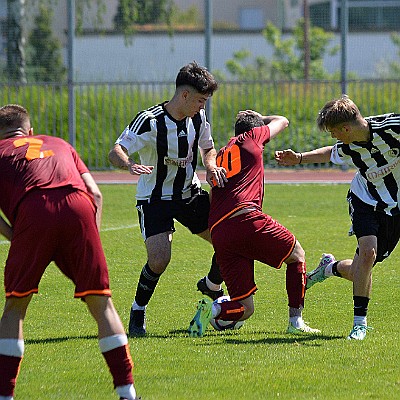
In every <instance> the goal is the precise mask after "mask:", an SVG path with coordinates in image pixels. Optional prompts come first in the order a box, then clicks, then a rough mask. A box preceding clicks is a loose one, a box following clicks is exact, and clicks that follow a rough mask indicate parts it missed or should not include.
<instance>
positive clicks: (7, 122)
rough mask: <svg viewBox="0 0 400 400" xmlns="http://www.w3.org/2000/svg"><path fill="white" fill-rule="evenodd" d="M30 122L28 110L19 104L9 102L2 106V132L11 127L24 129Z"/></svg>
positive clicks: (0, 123) (0, 127) (0, 124)
mask: <svg viewBox="0 0 400 400" xmlns="http://www.w3.org/2000/svg"><path fill="white" fill-rule="evenodd" d="M29 123H30V118H29V113H28V111H27V110H26V109H25V108H24V107H22V106H20V105H19V104H7V105H5V106H3V107H0V133H1V132H2V131H9V130H10V129H18V128H23V129H24V128H26V125H27V124H29Z"/></svg>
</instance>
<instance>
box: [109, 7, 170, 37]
mask: <svg viewBox="0 0 400 400" xmlns="http://www.w3.org/2000/svg"><path fill="white" fill-rule="evenodd" d="M173 8H174V2H173V1H172V0H119V5H118V9H117V13H116V15H115V17H114V24H115V28H116V30H118V31H120V32H124V33H125V34H129V33H132V32H133V31H134V25H144V24H160V23H165V24H167V25H168V26H170V24H171V15H172V12H173Z"/></svg>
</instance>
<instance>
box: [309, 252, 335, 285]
mask: <svg viewBox="0 0 400 400" xmlns="http://www.w3.org/2000/svg"><path fill="white" fill-rule="evenodd" d="M335 261H336V260H335V257H334V256H333V255H332V254H323V255H322V258H321V261H320V262H319V264H318V267H317V268H315V269H314V270H312V271H311V272H308V273H307V274H306V289H310V287H311V286H313V285H315V284H316V283H318V282H323V281H324V280H325V279H327V278H329V276H326V274H325V269H326V267H327V266H328V265H330V264H333V263H334V262H335Z"/></svg>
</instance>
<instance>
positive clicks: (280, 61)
mask: <svg viewBox="0 0 400 400" xmlns="http://www.w3.org/2000/svg"><path fill="white" fill-rule="evenodd" d="M263 35H264V37H265V39H266V40H267V41H268V42H269V43H270V44H272V45H273V47H274V49H275V50H274V57H273V60H272V62H271V78H273V79H274V78H275V79H304V59H305V54H304V19H299V20H298V21H297V23H296V26H295V27H294V30H293V36H292V37H291V38H289V39H286V40H284V39H282V34H281V32H280V30H279V29H278V28H277V27H276V26H274V25H273V24H272V23H268V24H267V27H266V28H265V30H264V32H263ZM333 37H334V35H333V34H332V33H329V32H326V31H325V30H324V29H322V28H320V27H315V26H312V27H310V34H309V40H310V43H309V45H310V77H311V78H313V79H327V78H329V74H328V73H327V72H326V70H325V68H324V66H323V58H324V55H325V54H326V53H327V52H328V53H329V54H330V55H334V54H336V53H337V52H338V51H339V47H338V46H336V47H333V48H331V49H329V47H328V45H329V42H330V41H331V40H332V39H333Z"/></svg>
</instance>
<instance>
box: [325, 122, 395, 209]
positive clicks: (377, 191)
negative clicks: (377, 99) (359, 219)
mask: <svg viewBox="0 0 400 400" xmlns="http://www.w3.org/2000/svg"><path fill="white" fill-rule="evenodd" d="M365 119H366V120H367V121H368V124H369V130H370V140H369V141H368V142H366V143H361V142H354V143H350V144H344V143H342V142H337V143H336V144H335V146H334V147H333V149H332V152H331V161H332V162H333V163H335V164H347V165H350V166H355V167H356V168H357V169H358V171H357V173H356V175H355V176H354V178H353V180H352V182H351V186H350V190H351V191H352V192H353V193H354V194H355V195H356V196H357V197H358V198H360V199H361V200H362V201H364V202H365V203H367V204H370V205H373V206H374V207H375V208H376V209H378V210H382V211H384V212H386V213H387V214H389V215H396V214H399V213H400V208H399V203H400V114H383V115H377V116H373V117H367V118H365Z"/></svg>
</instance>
